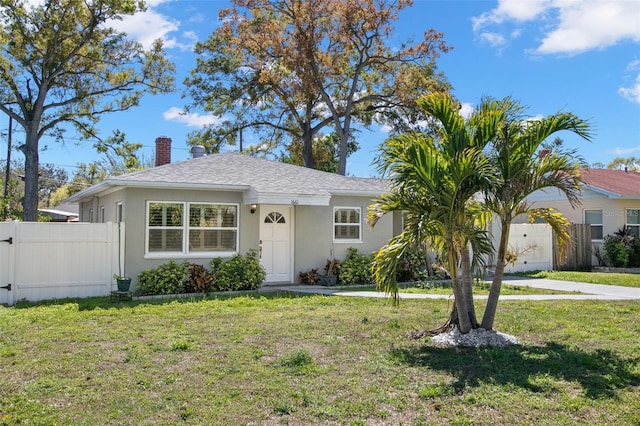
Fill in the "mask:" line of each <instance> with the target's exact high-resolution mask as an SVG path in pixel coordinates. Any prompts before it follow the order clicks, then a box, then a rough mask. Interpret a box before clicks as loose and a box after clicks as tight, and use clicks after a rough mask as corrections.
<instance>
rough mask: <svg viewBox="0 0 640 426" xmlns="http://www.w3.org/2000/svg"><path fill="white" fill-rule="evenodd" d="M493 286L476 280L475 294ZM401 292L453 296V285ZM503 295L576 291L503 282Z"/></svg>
mask: <svg viewBox="0 0 640 426" xmlns="http://www.w3.org/2000/svg"><path fill="white" fill-rule="evenodd" d="M490 288H491V282H489V281H474V283H473V294H474V295H476V296H479V295H483V296H486V295H488V294H489V289H490ZM364 290H375V287H368V288H364ZM400 293H413V294H447V295H452V296H453V287H452V285H451V282H450V281H449V282H431V281H425V282H422V283H418V284H411V285H406V286H400ZM500 294H501V295H509V296H514V295H516V296H526V295H532V294H576V292H568V291H560V290H550V289H544V288H534V287H529V286H523V285H511V284H508V283H504V284H502V287H501V289H500Z"/></svg>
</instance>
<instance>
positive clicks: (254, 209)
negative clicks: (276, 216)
mask: <svg viewBox="0 0 640 426" xmlns="http://www.w3.org/2000/svg"><path fill="white" fill-rule="evenodd" d="M257 209H258V206H257V205H256V204H251V208H250V209H249V211H250V212H251V214H254V213H255V212H256V210H257Z"/></svg>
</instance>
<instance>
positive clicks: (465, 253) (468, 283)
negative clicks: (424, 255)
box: [460, 245, 478, 328]
mask: <svg viewBox="0 0 640 426" xmlns="http://www.w3.org/2000/svg"><path fill="white" fill-rule="evenodd" d="M460 263H461V265H460V266H461V268H462V283H461V284H462V291H463V292H464V297H465V300H466V301H467V307H468V309H469V310H468V313H469V321H470V322H471V326H472V327H473V328H478V319H477V318H476V308H475V304H474V302H473V274H472V271H471V254H470V253H469V246H467V245H465V246H464V247H462V250H461V251H460Z"/></svg>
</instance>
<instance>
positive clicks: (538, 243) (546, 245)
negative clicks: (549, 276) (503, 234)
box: [505, 223, 553, 273]
mask: <svg viewBox="0 0 640 426" xmlns="http://www.w3.org/2000/svg"><path fill="white" fill-rule="evenodd" d="M552 239H553V234H552V231H551V227H550V226H549V225H547V224H542V223H523V224H514V225H511V228H510V230H509V247H508V250H507V251H508V253H510V254H511V256H512V258H511V259H512V262H511V263H509V264H508V265H507V267H506V268H505V272H507V273H510V272H525V271H544V270H550V269H551V268H552V265H553V262H552V260H553V256H552V246H553V243H552Z"/></svg>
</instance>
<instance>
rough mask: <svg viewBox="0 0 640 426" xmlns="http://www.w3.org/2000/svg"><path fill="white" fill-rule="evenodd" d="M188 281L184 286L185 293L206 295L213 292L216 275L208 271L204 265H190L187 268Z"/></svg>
mask: <svg viewBox="0 0 640 426" xmlns="http://www.w3.org/2000/svg"><path fill="white" fill-rule="evenodd" d="M187 274H188V275H187V281H186V283H185V285H184V291H185V293H205V292H208V291H211V289H212V287H213V284H214V282H215V279H216V277H215V275H214V274H212V273H211V272H209V271H207V268H205V267H204V266H202V265H198V264H197V263H190V264H189V266H188V267H187Z"/></svg>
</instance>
